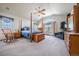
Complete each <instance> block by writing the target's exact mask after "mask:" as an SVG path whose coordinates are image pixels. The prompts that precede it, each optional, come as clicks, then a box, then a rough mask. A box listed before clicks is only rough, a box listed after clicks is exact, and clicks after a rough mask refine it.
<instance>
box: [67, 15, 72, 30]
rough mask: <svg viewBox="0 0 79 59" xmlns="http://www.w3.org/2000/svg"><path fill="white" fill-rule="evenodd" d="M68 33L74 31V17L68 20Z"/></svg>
mask: <svg viewBox="0 0 79 59" xmlns="http://www.w3.org/2000/svg"><path fill="white" fill-rule="evenodd" d="M68 31H73V15H71V16H70V17H69V18H68Z"/></svg>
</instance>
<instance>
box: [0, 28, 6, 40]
mask: <svg viewBox="0 0 79 59" xmlns="http://www.w3.org/2000/svg"><path fill="white" fill-rule="evenodd" d="M2 39H5V35H4V34H3V31H2V30H1V29H0V40H2Z"/></svg>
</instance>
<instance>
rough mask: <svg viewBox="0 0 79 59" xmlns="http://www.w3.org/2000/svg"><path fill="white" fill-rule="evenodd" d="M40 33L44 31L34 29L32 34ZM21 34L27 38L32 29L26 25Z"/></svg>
mask: <svg viewBox="0 0 79 59" xmlns="http://www.w3.org/2000/svg"><path fill="white" fill-rule="evenodd" d="M38 33H42V32H38V31H34V30H32V34H38ZM21 35H22V37H25V38H29V37H30V36H29V35H30V30H29V28H28V27H24V28H22V30H21Z"/></svg>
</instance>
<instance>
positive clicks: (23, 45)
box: [0, 36, 69, 56]
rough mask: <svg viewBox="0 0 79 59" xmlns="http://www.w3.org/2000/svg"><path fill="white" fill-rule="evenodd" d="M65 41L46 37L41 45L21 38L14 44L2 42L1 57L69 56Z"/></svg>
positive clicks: (0, 45) (0, 47)
mask: <svg viewBox="0 0 79 59" xmlns="http://www.w3.org/2000/svg"><path fill="white" fill-rule="evenodd" d="M68 55H69V54H68V51H67V48H66V45H65V43H64V40H61V39H58V38H56V37H54V36H46V37H45V39H44V40H42V41H41V42H39V43H35V42H32V43H31V42H30V40H29V39H25V38H20V39H19V40H17V41H16V42H14V43H11V44H6V43H3V42H2V41H1V42H0V56H68Z"/></svg>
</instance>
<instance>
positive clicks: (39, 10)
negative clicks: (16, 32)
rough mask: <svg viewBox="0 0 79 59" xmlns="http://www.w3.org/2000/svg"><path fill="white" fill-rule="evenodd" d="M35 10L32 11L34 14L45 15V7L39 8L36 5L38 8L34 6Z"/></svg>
mask: <svg viewBox="0 0 79 59" xmlns="http://www.w3.org/2000/svg"><path fill="white" fill-rule="evenodd" d="M35 10H36V12H34V14H37V15H38V16H43V15H45V13H44V11H45V10H46V9H41V8H40V7H38V8H35Z"/></svg>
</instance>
